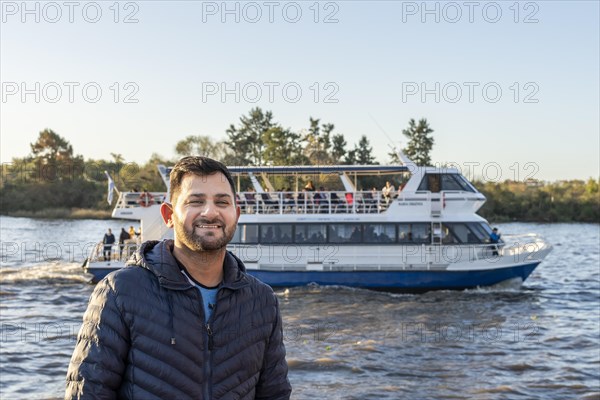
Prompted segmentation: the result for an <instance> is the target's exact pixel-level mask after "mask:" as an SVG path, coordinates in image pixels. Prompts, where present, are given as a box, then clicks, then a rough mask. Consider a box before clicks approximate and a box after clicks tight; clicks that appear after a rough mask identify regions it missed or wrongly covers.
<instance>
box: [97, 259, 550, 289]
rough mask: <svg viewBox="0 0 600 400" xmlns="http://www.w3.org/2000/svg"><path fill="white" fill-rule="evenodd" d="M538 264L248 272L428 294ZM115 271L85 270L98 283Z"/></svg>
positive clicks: (270, 278)
mask: <svg viewBox="0 0 600 400" xmlns="http://www.w3.org/2000/svg"><path fill="white" fill-rule="evenodd" d="M538 265H539V262H536V263H532V264H525V265H519V266H515V267H507V268H498V269H493V270H480V271H372V272H371V271H352V272H343V271H335V272H329V271H260V270H248V273H249V274H250V275H252V276H255V277H256V278H258V279H260V280H261V281H263V282H265V283H267V284H268V285H270V286H273V287H293V286H305V285H308V284H310V283H317V284H319V285H324V286H325V285H337V286H350V287H360V288H367V289H376V290H389V291H427V290H440V289H468V288H474V287H477V286H491V285H495V284H497V283H500V282H502V281H505V280H508V279H513V278H521V279H522V280H523V281H524V280H525V279H527V277H528V276H529V275H530V274H531V273H532V272H533V270H534V269H535V268H536V267H537V266H538ZM114 270H115V269H114V268H94V269H92V270H86V272H89V273H91V274H93V275H94V279H93V282H98V281H100V280H101V279H102V278H104V277H105V276H106V275H108V274H109V273H110V272H112V271H114Z"/></svg>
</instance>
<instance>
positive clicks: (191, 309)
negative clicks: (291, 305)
mask: <svg viewBox="0 0 600 400" xmlns="http://www.w3.org/2000/svg"><path fill="white" fill-rule="evenodd" d="M172 248H173V242H172V241H162V242H146V243H144V244H143V245H142V247H141V249H140V251H139V253H138V254H137V255H136V257H135V258H134V259H133V260H132V261H130V265H128V266H127V267H126V268H123V269H121V270H119V271H116V272H113V273H111V274H109V275H108V276H107V277H106V278H104V279H103V280H102V281H101V282H100V283H98V285H97V286H96V288H95V290H94V292H93V294H92V296H91V297H90V302H89V305H88V309H87V311H86V312H85V315H84V317H83V326H82V328H81V330H80V332H79V336H78V340H77V345H76V348H75V352H74V353H73V356H72V358H71V363H70V365H69V371H68V373H67V391H66V395H65V398H67V399H72V398H75V399H113V398H125V399H144V400H146V399H206V400H208V399H289V397H290V393H291V386H290V383H289V381H288V379H287V371H288V368H287V363H286V361H285V348H284V346H283V337H282V336H283V332H282V323H281V316H280V314H279V307H278V303H277V298H276V296H275V295H274V293H273V290H272V289H271V288H270V287H269V286H267V285H265V284H264V283H262V282H260V281H258V280H256V279H255V278H253V277H252V276H249V275H247V274H246V273H245V268H244V265H243V264H242V262H241V261H240V260H239V259H238V258H236V257H235V256H234V255H232V254H231V253H229V252H228V253H227V255H226V257H225V262H224V266H223V268H224V279H223V284H222V286H221V288H220V289H219V292H218V294H217V304H216V308H215V309H214V311H213V314H212V316H211V319H210V321H209V323H208V324H205V323H204V309H203V306H202V299H201V297H200V293H199V291H198V289H197V288H196V287H194V286H192V285H191V284H190V283H189V281H188V280H187V279H186V277H185V276H184V275H183V274H182V273H181V272H180V271H179V268H178V266H177V263H176V261H175V259H174V258H173V256H172V253H171V251H172Z"/></svg>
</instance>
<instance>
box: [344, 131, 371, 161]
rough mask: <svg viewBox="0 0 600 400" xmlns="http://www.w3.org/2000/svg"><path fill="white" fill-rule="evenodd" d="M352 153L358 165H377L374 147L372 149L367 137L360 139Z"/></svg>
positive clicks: (363, 136)
mask: <svg viewBox="0 0 600 400" xmlns="http://www.w3.org/2000/svg"><path fill="white" fill-rule="evenodd" d="M350 153H352V158H353V161H354V163H356V164H359V165H373V164H375V163H376V162H375V157H374V156H373V147H371V145H370V143H369V139H367V136H366V135H362V136H361V137H360V140H359V141H358V144H356V145H354V150H353V151H352V152H350Z"/></svg>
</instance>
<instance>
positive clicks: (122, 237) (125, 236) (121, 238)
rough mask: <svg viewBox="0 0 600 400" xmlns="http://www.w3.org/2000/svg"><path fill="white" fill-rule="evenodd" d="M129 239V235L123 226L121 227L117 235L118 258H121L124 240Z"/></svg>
mask: <svg viewBox="0 0 600 400" xmlns="http://www.w3.org/2000/svg"><path fill="white" fill-rule="evenodd" d="M129 239H131V236H130V235H129V233H127V231H126V230H125V228H121V234H120V235H119V259H123V249H124V248H125V241H127V240H129Z"/></svg>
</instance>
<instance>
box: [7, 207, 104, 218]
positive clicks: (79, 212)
mask: <svg viewBox="0 0 600 400" xmlns="http://www.w3.org/2000/svg"><path fill="white" fill-rule="evenodd" d="M0 215H2V216H6V217H14V218H39V219H71V220H76V219H112V211H111V210H97V209H93V208H46V209H42V210H38V211H26V210H21V211H12V212H6V213H5V212H2V213H1V214H0Z"/></svg>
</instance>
